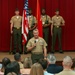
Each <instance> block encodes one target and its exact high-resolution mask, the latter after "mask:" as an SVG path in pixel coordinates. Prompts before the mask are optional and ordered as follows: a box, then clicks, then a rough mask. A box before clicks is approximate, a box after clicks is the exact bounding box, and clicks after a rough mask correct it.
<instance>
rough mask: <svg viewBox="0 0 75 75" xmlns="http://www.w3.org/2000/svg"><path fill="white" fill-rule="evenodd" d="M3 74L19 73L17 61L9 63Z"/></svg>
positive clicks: (16, 74) (14, 74)
mask: <svg viewBox="0 0 75 75" xmlns="http://www.w3.org/2000/svg"><path fill="white" fill-rule="evenodd" d="M4 75H21V74H20V65H19V63H18V62H16V61H14V62H11V63H9V64H8V65H7V66H6V68H5V72H4Z"/></svg>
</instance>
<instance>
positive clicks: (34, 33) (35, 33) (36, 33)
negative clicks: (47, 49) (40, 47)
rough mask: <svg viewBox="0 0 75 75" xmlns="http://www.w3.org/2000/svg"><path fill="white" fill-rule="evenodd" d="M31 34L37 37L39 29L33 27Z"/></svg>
mask: <svg viewBox="0 0 75 75" xmlns="http://www.w3.org/2000/svg"><path fill="white" fill-rule="evenodd" d="M33 35H34V38H38V37H39V31H38V29H34V30H33Z"/></svg>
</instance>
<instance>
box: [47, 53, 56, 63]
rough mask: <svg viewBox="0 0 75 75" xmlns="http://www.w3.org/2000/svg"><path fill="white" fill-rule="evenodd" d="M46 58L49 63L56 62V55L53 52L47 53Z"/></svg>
mask: <svg viewBox="0 0 75 75" xmlns="http://www.w3.org/2000/svg"><path fill="white" fill-rule="evenodd" d="M47 60H48V62H49V63H50V64H55V63H56V57H55V56H54V55H53V54H48V56H47Z"/></svg>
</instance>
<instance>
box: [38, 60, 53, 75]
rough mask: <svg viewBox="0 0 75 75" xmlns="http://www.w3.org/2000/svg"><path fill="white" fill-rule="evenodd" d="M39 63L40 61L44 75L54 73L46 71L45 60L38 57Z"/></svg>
mask: <svg viewBox="0 0 75 75" xmlns="http://www.w3.org/2000/svg"><path fill="white" fill-rule="evenodd" d="M39 63H40V64H41V66H42V67H43V70H44V75H54V74H51V73H48V72H47V71H46V68H47V60H44V59H40V60H39Z"/></svg>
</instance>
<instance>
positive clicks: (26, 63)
mask: <svg viewBox="0 0 75 75" xmlns="http://www.w3.org/2000/svg"><path fill="white" fill-rule="evenodd" d="M31 66H32V60H31V58H30V57H26V58H25V59H24V68H31Z"/></svg>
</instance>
